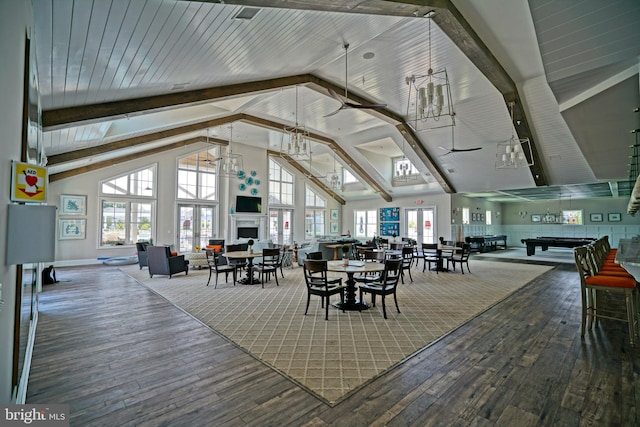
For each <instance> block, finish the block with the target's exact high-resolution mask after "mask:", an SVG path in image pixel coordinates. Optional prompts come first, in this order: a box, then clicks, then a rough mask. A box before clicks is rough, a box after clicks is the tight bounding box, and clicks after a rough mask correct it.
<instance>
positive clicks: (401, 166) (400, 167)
mask: <svg viewBox="0 0 640 427" xmlns="http://www.w3.org/2000/svg"><path fill="white" fill-rule="evenodd" d="M404 141H405V140H404V138H403V139H402V159H399V160H396V161H394V170H393V181H394V182H397V183H403V184H405V183H409V182H411V181H417V180H418V174H417V173H416V171H415V170H414V169H415V168H414V167H413V164H412V163H411V160H409V159H407V156H406V154H405V151H404V150H405V147H404Z"/></svg>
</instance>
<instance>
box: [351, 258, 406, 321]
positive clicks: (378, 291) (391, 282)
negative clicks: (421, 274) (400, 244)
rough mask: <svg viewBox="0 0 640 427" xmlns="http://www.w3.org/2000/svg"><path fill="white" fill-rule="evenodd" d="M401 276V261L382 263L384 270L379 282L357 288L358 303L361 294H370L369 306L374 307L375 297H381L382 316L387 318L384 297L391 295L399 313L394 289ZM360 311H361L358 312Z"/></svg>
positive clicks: (393, 260) (392, 260)
mask: <svg viewBox="0 0 640 427" xmlns="http://www.w3.org/2000/svg"><path fill="white" fill-rule="evenodd" d="M401 275H402V259H388V260H386V261H385V262H384V270H383V271H382V275H381V276H380V280H378V281H375V282H372V283H365V284H362V285H360V286H358V288H359V290H360V301H363V294H365V293H367V294H371V305H372V306H373V307H375V306H376V295H380V296H381V297H382V315H383V316H384V318H385V319H386V318H387V306H386V303H385V296H387V295H393V300H394V302H395V303H396V310H398V313H400V307H398V297H397V295H396V289H397V288H398V280H400V276H401ZM360 311H362V310H360Z"/></svg>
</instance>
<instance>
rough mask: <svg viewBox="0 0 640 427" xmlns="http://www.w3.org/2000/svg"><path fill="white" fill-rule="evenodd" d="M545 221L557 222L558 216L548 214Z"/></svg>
mask: <svg viewBox="0 0 640 427" xmlns="http://www.w3.org/2000/svg"><path fill="white" fill-rule="evenodd" d="M544 222H548V223H554V222H556V216H555V215H554V214H546V215H545V216H544Z"/></svg>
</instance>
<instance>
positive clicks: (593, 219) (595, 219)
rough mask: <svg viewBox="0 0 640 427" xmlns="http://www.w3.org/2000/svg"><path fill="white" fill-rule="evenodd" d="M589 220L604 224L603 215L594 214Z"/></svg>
mask: <svg viewBox="0 0 640 427" xmlns="http://www.w3.org/2000/svg"><path fill="white" fill-rule="evenodd" d="M589 219H590V220H591V222H602V214H601V213H592V214H590V215H589Z"/></svg>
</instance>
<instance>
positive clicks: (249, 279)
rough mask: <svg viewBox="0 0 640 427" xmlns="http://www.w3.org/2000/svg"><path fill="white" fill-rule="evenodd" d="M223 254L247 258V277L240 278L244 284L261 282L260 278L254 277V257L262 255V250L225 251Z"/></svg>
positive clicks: (240, 281) (228, 256) (230, 257)
mask: <svg viewBox="0 0 640 427" xmlns="http://www.w3.org/2000/svg"><path fill="white" fill-rule="evenodd" d="M222 255H223V256H224V257H226V258H227V259H246V260H247V267H246V268H247V277H244V278H242V279H240V280H238V283H241V284H243V285H253V284H257V283H260V281H259V280H256V279H254V278H253V259H254V258H256V257H261V256H262V251H261V250H260V251H233V252H223V253H222Z"/></svg>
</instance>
